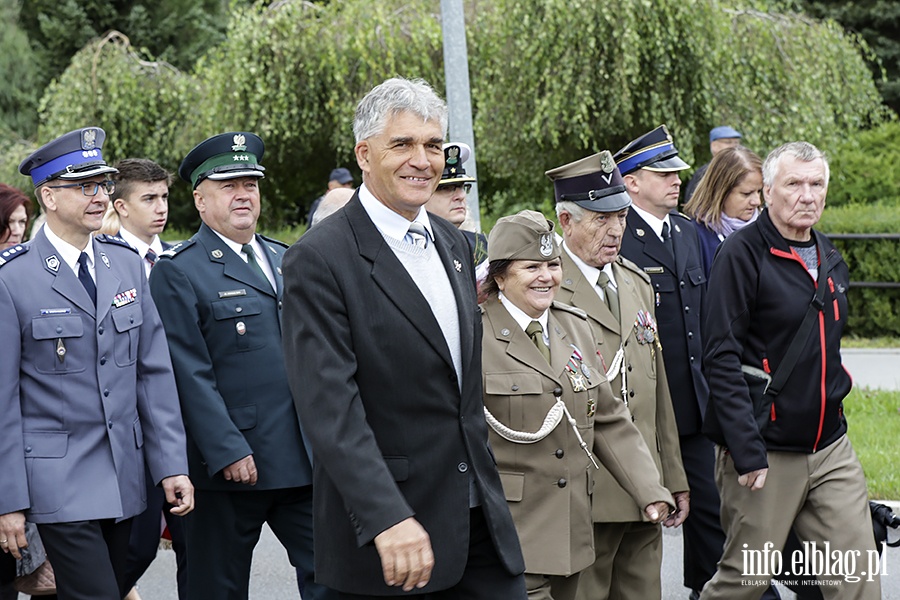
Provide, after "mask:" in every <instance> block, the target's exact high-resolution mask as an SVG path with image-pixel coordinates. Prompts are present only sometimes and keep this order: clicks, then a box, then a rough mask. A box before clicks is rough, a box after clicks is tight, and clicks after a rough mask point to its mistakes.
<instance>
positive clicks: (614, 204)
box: [574, 192, 631, 212]
mask: <svg viewBox="0 0 900 600" xmlns="http://www.w3.org/2000/svg"><path fill="white" fill-rule="evenodd" d="M574 202H575V204H577V205H578V206H580V207H581V208H583V209H585V210H589V211H591V212H618V211H620V210H622V209H624V208H628V207H629V206H631V196H629V195H628V192H619V193H618V194H611V195H609V196H604V197H603V198H597V199H596V200H575V201H574Z"/></svg>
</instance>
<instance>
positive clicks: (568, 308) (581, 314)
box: [553, 300, 587, 320]
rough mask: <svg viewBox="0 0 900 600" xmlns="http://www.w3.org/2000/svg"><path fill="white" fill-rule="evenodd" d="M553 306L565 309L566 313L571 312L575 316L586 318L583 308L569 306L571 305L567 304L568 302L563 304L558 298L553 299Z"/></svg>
mask: <svg viewBox="0 0 900 600" xmlns="http://www.w3.org/2000/svg"><path fill="white" fill-rule="evenodd" d="M553 308H556V309H559V310H564V311H566V312H568V313H572V314H573V315H575V316H576V317H581V318H582V319H584V320H587V313H586V312H584V311H583V310H581V309H580V308H578V307H576V306H571V305H569V304H565V303H563V302H560V301H559V300H554V301H553Z"/></svg>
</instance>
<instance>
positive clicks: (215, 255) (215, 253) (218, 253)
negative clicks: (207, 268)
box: [210, 248, 224, 258]
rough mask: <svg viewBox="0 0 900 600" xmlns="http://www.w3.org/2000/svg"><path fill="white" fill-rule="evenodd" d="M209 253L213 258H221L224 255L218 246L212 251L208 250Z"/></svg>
mask: <svg viewBox="0 0 900 600" xmlns="http://www.w3.org/2000/svg"><path fill="white" fill-rule="evenodd" d="M210 254H212V257H213V258H222V256H224V255H223V254H222V251H221V250H219V249H218V248H216V249H215V250H213V251H212V252H210Z"/></svg>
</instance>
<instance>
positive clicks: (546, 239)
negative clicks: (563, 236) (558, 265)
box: [541, 233, 553, 256]
mask: <svg viewBox="0 0 900 600" xmlns="http://www.w3.org/2000/svg"><path fill="white" fill-rule="evenodd" d="M551 254H553V237H552V236H551V235H550V234H549V233H545V234H543V235H542V236H541V256H550V255H551Z"/></svg>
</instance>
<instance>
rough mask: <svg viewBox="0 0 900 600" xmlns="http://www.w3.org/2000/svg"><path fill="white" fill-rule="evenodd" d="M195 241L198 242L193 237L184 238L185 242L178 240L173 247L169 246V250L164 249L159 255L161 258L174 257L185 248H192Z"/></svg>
mask: <svg viewBox="0 0 900 600" xmlns="http://www.w3.org/2000/svg"><path fill="white" fill-rule="evenodd" d="M195 243H196V241H195V240H194V238H191V239H189V240H184V241H183V242H178V243H177V244H175V245H174V246H172V247H171V248H169V249H167V250H163V251H162V253H161V254H160V255H159V257H160V258H164V257H165V258H174V257H175V255H176V254H178V253H179V252H181V251H182V250H184V249H185V248H190V247H191V246H193V245H194V244H195Z"/></svg>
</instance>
